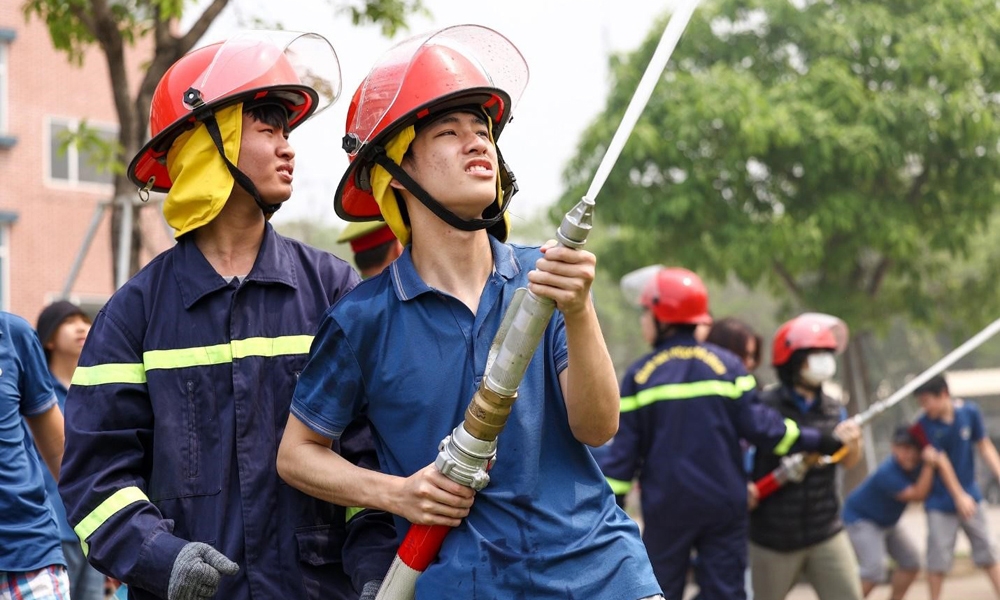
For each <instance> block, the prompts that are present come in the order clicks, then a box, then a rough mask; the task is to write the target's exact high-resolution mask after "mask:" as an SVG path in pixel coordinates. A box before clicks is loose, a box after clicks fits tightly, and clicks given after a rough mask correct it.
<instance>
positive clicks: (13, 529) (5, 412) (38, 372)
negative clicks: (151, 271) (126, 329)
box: [0, 312, 70, 600]
mask: <svg viewBox="0 0 1000 600" xmlns="http://www.w3.org/2000/svg"><path fill="white" fill-rule="evenodd" d="M22 416H23V417H24V418H23V419H22ZM29 430H30V431H31V434H32V435H29V434H28V431H29ZM32 438H34V442H32ZM32 446H35V447H37V449H38V454H36V453H35V448H33V447H32ZM39 455H40V456H41V457H42V459H43V460H44V462H45V465H42V464H41V462H40V461H39V460H38V457H39ZM62 455H63V417H62V412H61V411H60V410H59V405H58V403H57V401H56V396H55V393H54V392H53V391H52V386H51V385H50V384H49V376H48V368H47V367H46V366H45V355H44V354H43V352H42V346H41V344H40V343H39V342H38V337H37V336H36V335H35V332H34V330H32V329H31V326H30V325H28V323H27V322H26V321H25V320H24V319H22V318H21V317H18V316H15V315H12V314H10V313H5V312H0V465H2V466H0V598H4V599H6V598H18V599H20V598H25V599H31V600H63V599H68V598H69V597H70V596H69V578H68V577H67V576H66V560H65V558H64V557H63V553H62V547H61V545H60V540H59V525H58V524H57V523H56V519H55V514H54V512H53V511H52V508H51V507H50V506H49V504H48V503H47V502H46V493H45V480H44V478H43V477H42V469H44V468H46V467H48V470H49V472H50V473H51V474H52V477H53V478H54V479H59V465H60V462H61V461H62Z"/></svg>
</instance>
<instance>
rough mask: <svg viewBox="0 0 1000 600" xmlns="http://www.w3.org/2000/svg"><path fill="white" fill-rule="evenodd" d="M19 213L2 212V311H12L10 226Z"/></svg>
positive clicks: (0, 245) (0, 292)
mask: <svg viewBox="0 0 1000 600" xmlns="http://www.w3.org/2000/svg"><path fill="white" fill-rule="evenodd" d="M16 220H17V213H12V212H9V211H0V310H3V311H8V310H10V226H11V225H12V224H13V223H14V221H16Z"/></svg>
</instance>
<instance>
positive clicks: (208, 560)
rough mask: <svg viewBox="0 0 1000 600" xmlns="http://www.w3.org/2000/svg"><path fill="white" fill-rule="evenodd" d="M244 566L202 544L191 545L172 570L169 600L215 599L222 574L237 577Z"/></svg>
mask: <svg viewBox="0 0 1000 600" xmlns="http://www.w3.org/2000/svg"><path fill="white" fill-rule="evenodd" d="M239 570H240V566H239V565H238V564H236V563H234V562H233V561H231V560H229V559H228V558H226V557H225V555H224V554H222V553H221V552H219V551H218V550H216V549H215V548H213V547H211V546H209V545H208V544H203V543H201V542H189V543H188V544H187V545H185V546H184V547H183V548H181V551H180V552H179V553H178V554H177V559H176V560H174V566H173V568H172V569H171V570H170V583H168V584H167V600H197V599H198V598H212V597H213V596H215V592H216V591H218V589H219V580H220V579H221V578H222V575H235V574H236V572H237V571H239Z"/></svg>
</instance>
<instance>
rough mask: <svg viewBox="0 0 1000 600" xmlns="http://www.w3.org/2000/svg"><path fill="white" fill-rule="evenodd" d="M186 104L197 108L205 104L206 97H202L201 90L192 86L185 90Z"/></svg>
mask: <svg viewBox="0 0 1000 600" xmlns="http://www.w3.org/2000/svg"><path fill="white" fill-rule="evenodd" d="M184 104H185V105H187V106H188V107H190V108H192V109H195V108H198V107H200V106H204V105H205V99H204V98H203V97H202V95H201V92H200V91H199V90H196V89H194V88H193V87H192V88H188V90H187V91H186V92H184Z"/></svg>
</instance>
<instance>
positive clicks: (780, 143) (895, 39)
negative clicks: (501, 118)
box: [552, 0, 1000, 331]
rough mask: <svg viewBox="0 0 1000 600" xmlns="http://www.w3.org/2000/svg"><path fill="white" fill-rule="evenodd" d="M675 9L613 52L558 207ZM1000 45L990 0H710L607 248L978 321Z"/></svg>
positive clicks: (640, 153)
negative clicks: (607, 89) (604, 95)
mask: <svg viewBox="0 0 1000 600" xmlns="http://www.w3.org/2000/svg"><path fill="white" fill-rule="evenodd" d="M662 25H663V23H659V24H658V25H657V26H656V27H654V28H653V31H652V32H651V33H650V35H649V36H648V37H647V39H646V40H645V41H644V42H643V44H642V45H641V47H640V48H639V49H638V50H636V51H635V52H634V53H632V54H630V55H627V56H622V57H617V58H616V59H615V60H613V61H612V73H613V83H612V87H611V93H610V96H609V98H608V101H607V107H606V109H605V111H604V113H603V114H602V115H600V116H599V117H598V118H597V119H596V120H595V122H594V123H593V124H592V125H591V126H590V127H589V128H588V130H587V131H586V133H585V135H584V137H583V138H582V142H581V144H580V147H579V149H578V154H577V156H576V157H575V158H574V159H573V160H572V162H571V164H570V165H569V166H568V167H567V169H566V171H565V174H564V176H565V180H566V182H567V184H568V185H567V192H566V194H565V196H564V197H563V198H562V199H561V200H560V204H559V206H558V207H557V208H555V209H553V215H552V216H553V217H555V216H557V215H561V212H562V211H564V210H566V209H567V208H568V207H569V206H571V205H572V203H573V202H575V201H576V199H578V198H579V197H580V195H581V194H582V193H583V192H584V191H585V189H586V187H587V185H588V184H589V182H590V179H591V177H592V174H593V172H594V170H595V169H596V166H597V164H598V162H599V160H600V159H601V157H602V156H603V154H604V151H605V148H606V145H607V143H608V142H609V141H610V139H611V137H612V134H613V132H614V130H615V128H616V127H617V125H618V122H619V120H620V118H621V115H622V114H623V113H624V109H625V106H626V105H627V103H628V101H629V99H630V98H631V96H632V93H633V91H634V90H635V87H636V85H637V84H638V81H639V79H640V77H641V75H642V73H643V71H644V69H645V67H646V65H647V64H648V61H649V57H650V56H651V55H652V52H653V49H654V48H655V46H656V43H657V41H658V39H659V36H660V32H661V31H662ZM998 44H1000V13H998V12H997V11H996V6H995V3H993V2H987V1H986V0H941V1H938V2H929V3H928V2H915V1H911V0H891V1H882V0H880V1H865V0H824V1H795V2H789V1H788V0H716V1H714V2H709V3H708V4H705V5H703V6H702V8H700V9H699V11H698V12H696V13H695V16H694V19H693V20H692V22H691V24H690V25H689V28H688V30H687V31H686V32H685V34H684V36H683V37H682V39H681V41H680V44H679V45H678V48H677V51H676V53H675V55H674V57H673V58H672V59H671V62H670V64H669V65H668V68H667V71H666V72H665V74H664V75H663V77H662V80H661V81H660V84H659V85H658V86H657V88H656V90H655V91H654V94H653V97H652V98H651V100H650V102H649V105H648V106H647V107H646V110H645V112H644V114H643V116H642V118H641V119H640V121H639V123H638V124H637V126H636V128H635V131H634V132H633V133H632V136H631V138H630V140H629V142H628V144H627V145H626V147H625V149H624V151H623V153H622V156H621V158H620V159H619V163H618V164H617V166H616V167H615V169H614V170H613V172H612V173H611V176H610V177H609V179H608V182H607V184H606V185H605V187H604V189H603V191H602V194H601V197H600V198H598V202H597V203H598V215H599V219H600V222H601V223H602V224H603V226H608V224H609V223H610V224H613V227H609V230H610V231H612V232H613V238H614V239H612V240H611V241H610V242H609V244H610V246H611V247H612V248H614V250H612V251H611V252H608V254H607V255H606V256H602V259H606V260H604V264H605V266H607V267H608V268H611V269H612V270H613V272H614V273H616V274H617V275H621V274H622V273H624V272H626V271H628V270H631V269H633V268H636V267H639V266H643V265H646V264H650V263H657V262H659V263H664V264H681V265H684V266H687V267H689V268H692V269H694V270H696V271H698V272H699V273H701V274H702V275H703V276H707V277H710V278H714V279H716V280H720V281H723V280H725V279H726V277H727V276H728V275H729V274H733V275H735V276H736V277H737V278H738V279H739V280H741V281H743V282H745V283H747V284H748V285H750V286H751V287H753V286H755V285H756V284H758V282H763V283H765V284H766V286H767V287H768V288H769V289H771V290H772V291H774V292H776V293H778V294H779V295H780V296H781V297H782V298H783V299H784V300H785V302H786V303H787V305H786V307H785V308H786V310H791V309H792V308H795V309H806V308H808V309H812V310H822V311H825V312H830V313H833V314H837V315H840V316H842V317H844V318H845V319H846V320H847V321H848V322H849V323H851V325H852V328H855V329H857V330H875V331H885V329H886V327H887V326H888V324H889V323H890V322H891V317H893V316H894V315H908V316H911V317H913V318H915V319H916V320H918V321H920V322H924V323H928V324H941V323H949V322H954V323H955V324H956V326H961V327H969V326H970V325H972V324H974V323H976V322H983V321H984V319H983V317H984V315H988V314H991V313H992V314H996V313H997V312H1000V307H998V295H997V294H996V293H995V290H996V283H995V282H996V278H995V276H996V275H1000V271H997V269H998V268H1000V267H998V265H1000V257H998V256H997V252H996V251H993V250H992V248H993V247H995V244H989V243H988V239H989V235H990V234H991V233H993V234H994V235H995V232H996V230H997V229H996V227H995V226H994V227H988V225H990V224H995V220H994V221H990V219H988V216H989V215H991V214H993V213H994V212H995V211H996V210H997V207H998V205H1000V201H998V199H1000V195H998V192H1000V189H998V181H1000V146H998V142H997V140H998V139H1000V96H998V95H997V94H996V92H995V91H994V90H996V89H998V88H1000V61H997V60H996V59H997V58H998V57H1000V46H998ZM984 248H989V251H987V250H985V249H984ZM983 261H986V262H987V263H988V264H990V265H991V266H990V267H989V269H990V270H989V271H988V272H989V274H990V275H991V277H990V278H989V279H985V278H983V277H982V274H983V268H984V266H983V265H984V263H983ZM959 264H960V265H963V267H962V268H961V269H957V268H956V265H959ZM977 275H979V277H977ZM990 286H992V288H991V289H992V293H987V289H986V288H988V287H990ZM973 294H983V295H982V296H976V301H975V302H973V303H970V302H969V298H970V295H973ZM958 299H960V300H961V302H957V301H955V300H958ZM963 303H964V304H963ZM942 306H949V307H950V310H949V311H943V310H941V307H942ZM960 306H964V307H965V308H961V307H960Z"/></svg>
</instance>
